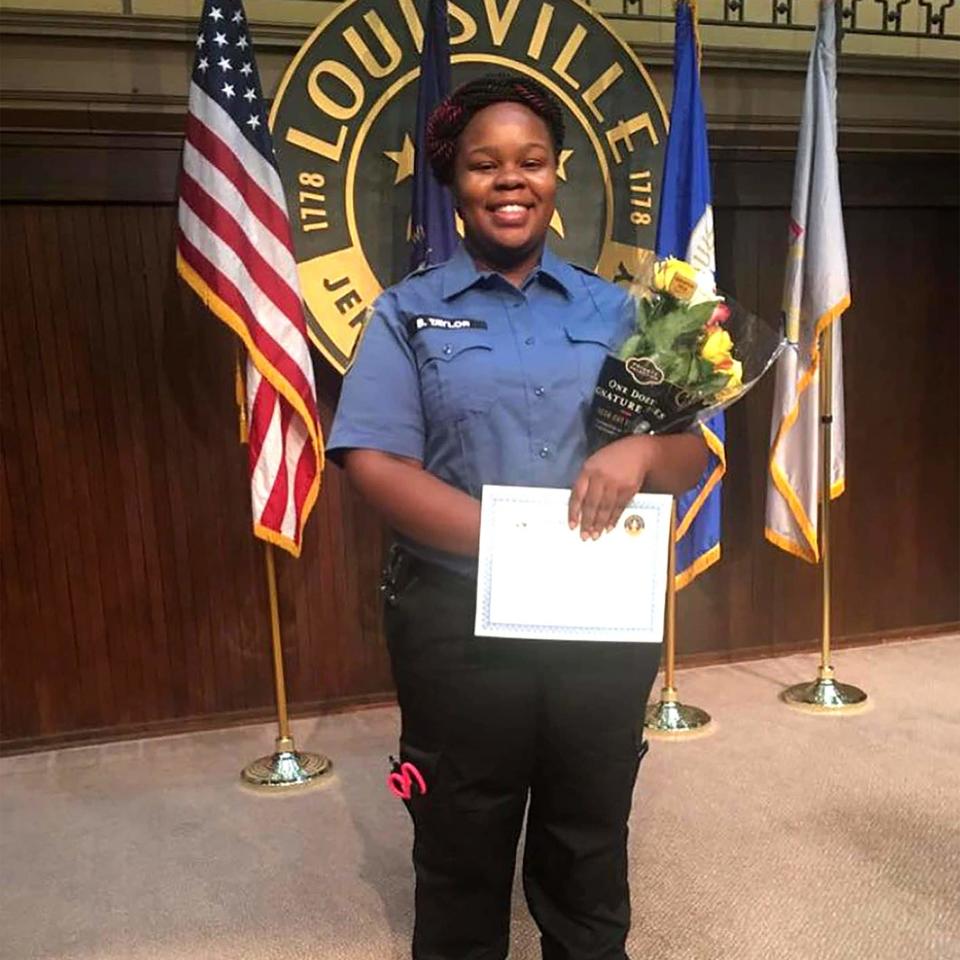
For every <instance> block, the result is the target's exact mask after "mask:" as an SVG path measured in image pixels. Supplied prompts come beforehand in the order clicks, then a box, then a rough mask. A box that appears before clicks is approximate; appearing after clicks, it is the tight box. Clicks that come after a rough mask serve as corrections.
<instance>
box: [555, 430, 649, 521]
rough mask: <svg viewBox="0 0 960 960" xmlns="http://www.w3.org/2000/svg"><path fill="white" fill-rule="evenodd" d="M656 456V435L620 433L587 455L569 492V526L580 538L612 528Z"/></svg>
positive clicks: (641, 484)
mask: <svg viewBox="0 0 960 960" xmlns="http://www.w3.org/2000/svg"><path fill="white" fill-rule="evenodd" d="M655 458H656V438H654V437H639V436H638V437H624V438H623V439H622V440H616V441H614V442H613V443H610V444H608V445H607V446H605V447H603V448H601V449H600V450H598V451H597V452H596V453H595V454H593V456H591V457H589V458H588V459H587V461H586V462H585V463H584V465H583V469H581V471H580V476H579V477H577V481H576V483H574V485H573V490H572V491H571V492H570V506H569V521H570V529H571V530H576V528H577V526H579V527H580V538H581V539H582V540H589V539H591V538H592V539H594V540H596V539H598V538H599V536H600V534H601V533H603V532H604V531H607V530H612V529H613V528H614V527H615V526H616V523H617V521H618V520H619V519H620V514H621V513H623V510H624V508H625V507H626V505H627V504H628V503H629V502H630V500H631V498H632V497H633V496H634V495H635V494H636V493H637V492H638V491H639V490H640V488H641V487H642V486H643V484H644V481H645V480H646V478H647V473H648V471H649V470H650V468H651V466H652V464H653V461H654V459H655Z"/></svg>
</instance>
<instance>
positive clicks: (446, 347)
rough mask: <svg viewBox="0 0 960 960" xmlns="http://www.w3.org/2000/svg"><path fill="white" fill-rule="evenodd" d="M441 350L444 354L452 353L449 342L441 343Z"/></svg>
mask: <svg viewBox="0 0 960 960" xmlns="http://www.w3.org/2000/svg"><path fill="white" fill-rule="evenodd" d="M443 352H444V354H445V355H446V356H448V357H449V356H450V354H451V353H453V347H451V346H450V344H449V343H445V344H444V345H443Z"/></svg>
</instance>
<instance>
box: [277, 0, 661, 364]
mask: <svg viewBox="0 0 960 960" xmlns="http://www.w3.org/2000/svg"><path fill="white" fill-rule="evenodd" d="M425 6H426V4H425V3H423V2H418V0H348V2H346V3H344V4H342V5H341V6H339V7H338V8H337V9H336V10H335V11H334V12H333V13H332V14H331V16H330V17H329V18H328V19H327V20H326V21H324V22H323V23H322V24H321V25H320V26H319V27H317V29H316V30H315V31H314V32H313V34H312V35H311V36H310V37H309V38H308V39H307V41H306V43H305V44H304V45H303V47H302V48H301V49H300V51H299V52H298V53H297V55H296V56H295V57H294V59H293V61H292V62H291V63H290V66H289V67H288V68H287V71H286V74H285V75H284V77H283V80H282V81H281V84H280V88H279V90H278V92H277V96H276V98H275V100H274V104H273V110H272V111H271V115H270V126H271V129H272V130H273V138H274V144H275V147H276V151H277V161H278V163H279V166H280V176H281V179H282V181H283V185H284V190H285V192H286V196H287V206H288V209H289V212H290V222H291V226H292V229H293V240H294V249H295V254H296V259H297V263H298V265H299V272H300V284H301V288H302V291H303V298H304V301H305V303H306V306H307V323H308V327H309V330H310V334H311V337H312V338H313V340H314V342H315V343H316V345H317V347H318V348H319V349H320V350H321V352H322V353H323V354H324V356H325V357H326V358H327V359H328V360H329V361H330V363H331V364H332V365H333V366H334V367H336V368H337V369H338V370H339V371H340V372H344V371H345V370H346V369H347V367H348V366H349V365H350V361H351V359H352V357H353V353H354V350H355V349H356V346H357V343H358V342H359V339H360V334H361V333H362V329H363V324H364V323H365V321H366V318H367V315H368V308H369V307H370V305H371V303H372V302H373V300H374V299H375V298H376V297H377V295H378V294H379V293H380V291H381V290H382V289H383V288H384V287H387V286H389V285H390V284H393V283H396V282H397V281H398V280H400V279H402V278H403V277H404V276H405V275H406V273H407V272H408V270H409V260H410V245H409V242H408V233H409V223H410V198H411V186H412V182H413V181H412V177H413V162H414V151H415V149H416V147H415V133H416V131H415V121H416V98H417V79H418V77H419V73H420V51H421V49H422V46H423V29H424V28H423V14H424V9H425ZM449 12H450V52H451V65H452V78H453V84H454V85H456V84H459V83H462V82H463V81H465V80H469V79H471V78H473V77H476V76H479V75H481V74H483V73H487V72H490V71H493V70H498V71H504V70H505V71H508V72H513V73H517V74H520V75H523V76H528V77H534V78H535V79H537V80H539V81H540V82H541V83H542V84H544V86H546V87H547V88H548V89H549V90H551V91H552V92H553V93H554V94H555V95H556V97H557V99H558V100H559V101H560V103H561V104H562V106H563V110H564V119H565V121H566V127H567V142H566V143H565V145H564V149H563V151H562V153H561V155H560V157H559V164H558V171H557V173H558V191H557V210H556V215H555V216H554V218H553V220H552V222H551V224H550V230H549V236H548V242H549V243H550V245H551V247H552V248H553V249H554V250H555V251H556V252H557V253H558V254H559V255H560V256H561V257H563V258H565V259H567V260H571V261H573V262H574V263H579V264H581V265H583V266H587V267H591V268H593V269H595V270H596V271H597V272H598V273H600V274H602V275H603V276H605V277H607V278H608V279H611V280H614V281H616V282H620V283H630V282H631V281H632V279H633V278H634V277H635V276H636V275H637V273H638V272H639V271H640V270H641V269H642V268H645V267H646V266H647V265H648V264H649V263H650V262H652V260H653V252H652V251H653V248H654V238H655V231H656V223H657V210H658V200H659V193H660V182H661V171H662V168H663V151H664V146H665V142H666V127H667V125H666V114H665V111H664V109H663V104H662V102H661V100H660V96H659V94H658V93H657V90H656V88H655V87H654V85H653V82H652V81H651V79H650V77H649V76H648V75H647V72H646V70H645V69H644V67H643V65H642V64H641V63H640V61H639V60H638V59H637V58H636V56H635V55H634V53H633V52H632V51H631V50H630V48H629V47H627V46H626V45H625V44H624V43H623V42H622V41H621V40H620V39H619V38H618V37H617V36H616V34H614V33H613V31H612V30H611V29H610V27H609V26H608V25H607V24H606V23H604V21H603V20H602V19H600V18H599V17H598V16H597V15H596V14H594V13H593V12H592V11H591V10H590V8H589V7H587V6H585V5H583V4H582V3H581V2H580V0H551V2H549V3H548V2H545V0H544V2H537V0H523V2H522V3H521V2H520V0H461V2H460V3H452V2H451V3H450V4H449Z"/></svg>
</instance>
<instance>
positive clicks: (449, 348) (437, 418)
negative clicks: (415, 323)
mask: <svg viewBox="0 0 960 960" xmlns="http://www.w3.org/2000/svg"><path fill="white" fill-rule="evenodd" d="M412 347H413V351H414V354H415V355H416V358H417V367H418V370H419V373H420V394H421V397H422V398H423V413H424V417H425V418H426V420H427V422H428V423H446V422H450V421H456V420H462V419H463V418H464V417H467V416H468V415H470V414H472V413H485V412H486V411H487V410H488V409H489V408H490V406H491V405H492V404H493V401H494V400H495V399H496V366H495V363H494V351H493V342H492V340H491V338H490V335H489V334H488V333H487V331H485V330H457V331H446V330H424V331H421V332H420V333H418V334H417V336H416V337H415V338H414V340H413V343H412Z"/></svg>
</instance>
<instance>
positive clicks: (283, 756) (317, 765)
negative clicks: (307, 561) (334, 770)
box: [241, 543, 331, 790]
mask: <svg viewBox="0 0 960 960" xmlns="http://www.w3.org/2000/svg"><path fill="white" fill-rule="evenodd" d="M264 553H265V559H266V565H267V592H268V594H269V598H270V633H271V638H272V641H273V679H274V683H275V686H276V693H277V723H278V728H279V730H278V736H277V741H276V750H275V752H274V753H273V754H271V755H270V756H266V757H259V758H258V759H256V760H254V761H253V763H249V764H247V766H245V767H244V768H243V772H242V774H241V775H242V777H243V779H244V781H246V782H247V783H249V784H251V785H253V786H256V787H267V788H270V789H273V790H276V789H278V788H284V787H294V786H299V785H301V784H306V783H310V782H312V781H314V780H316V778H317V777H319V776H321V775H322V774H324V773H326V772H327V771H328V770H329V769H330V768H331V762H330V759H329V758H328V757H325V756H324V755H323V754H321V753H300V752H298V751H297V749H296V747H295V746H294V742H293V737H292V735H291V733H290V718H289V716H288V714H287V689H286V683H285V681H284V676H283V644H282V641H281V636H280V611H279V604H278V602H277V571H276V566H275V564H274V560H273V547H272V546H271V545H270V544H269V543H265V544H264Z"/></svg>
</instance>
